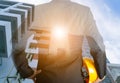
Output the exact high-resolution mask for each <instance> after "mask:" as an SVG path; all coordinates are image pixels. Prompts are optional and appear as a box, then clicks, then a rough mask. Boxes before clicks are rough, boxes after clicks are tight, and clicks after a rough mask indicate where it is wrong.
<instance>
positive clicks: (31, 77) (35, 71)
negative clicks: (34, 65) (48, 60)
mask: <svg viewBox="0 0 120 83" xmlns="http://www.w3.org/2000/svg"><path fill="white" fill-rule="evenodd" d="M40 72H41V70H34V74H33V75H31V76H30V77H28V79H34V78H35V76H36V75H37V74H39V73H40Z"/></svg>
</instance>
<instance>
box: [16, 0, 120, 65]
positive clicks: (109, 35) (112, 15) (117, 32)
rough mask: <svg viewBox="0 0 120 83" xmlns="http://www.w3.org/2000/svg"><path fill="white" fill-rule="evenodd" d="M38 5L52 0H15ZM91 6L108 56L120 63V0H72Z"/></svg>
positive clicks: (113, 61)
mask: <svg viewBox="0 0 120 83" xmlns="http://www.w3.org/2000/svg"><path fill="white" fill-rule="evenodd" d="M15 1H22V2H28V3H34V4H36V5H38V4H42V3H46V2H48V1H50V0H15ZM72 1H73V2H77V3H80V4H83V5H86V6H88V7H90V9H91V11H92V13H93V15H94V19H95V20H96V24H97V27H98V29H99V31H100V33H101V35H102V36H103V39H104V43H105V46H106V54H107V58H108V59H109V61H110V62H111V63H115V64H120V61H119V60H120V52H119V51H120V0H72Z"/></svg>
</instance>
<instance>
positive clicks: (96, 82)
mask: <svg viewBox="0 0 120 83" xmlns="http://www.w3.org/2000/svg"><path fill="white" fill-rule="evenodd" d="M105 77H106V76H104V77H103V78H102V79H100V78H98V79H97V80H96V81H95V82H94V83H99V82H101V81H102V80H104V79H105Z"/></svg>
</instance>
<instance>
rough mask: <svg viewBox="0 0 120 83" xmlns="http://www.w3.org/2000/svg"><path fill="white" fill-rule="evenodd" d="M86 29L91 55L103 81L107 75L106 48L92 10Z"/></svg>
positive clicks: (89, 13)
mask: <svg viewBox="0 0 120 83" xmlns="http://www.w3.org/2000/svg"><path fill="white" fill-rule="evenodd" d="M85 28H86V29H85V35H86V37H87V40H88V43H89V46H90V53H91V55H92V56H93V59H94V63H95V67H96V70H97V73H98V76H99V78H100V79H102V78H103V77H104V76H105V75H106V54H105V46H104V43H103V39H102V36H101V35H100V33H99V31H98V29H97V26H96V24H95V21H94V18H93V15H92V13H91V11H90V10H89V11H88V14H87V19H86V22H85Z"/></svg>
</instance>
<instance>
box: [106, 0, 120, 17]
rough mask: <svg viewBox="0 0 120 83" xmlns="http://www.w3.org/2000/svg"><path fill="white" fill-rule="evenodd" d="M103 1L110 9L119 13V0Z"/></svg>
mask: <svg viewBox="0 0 120 83" xmlns="http://www.w3.org/2000/svg"><path fill="white" fill-rule="evenodd" d="M105 3H106V4H107V5H108V6H109V7H110V8H111V9H112V11H113V12H114V13H115V14H116V15H119V14H120V0H105ZM119 17H120V16H119Z"/></svg>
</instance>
